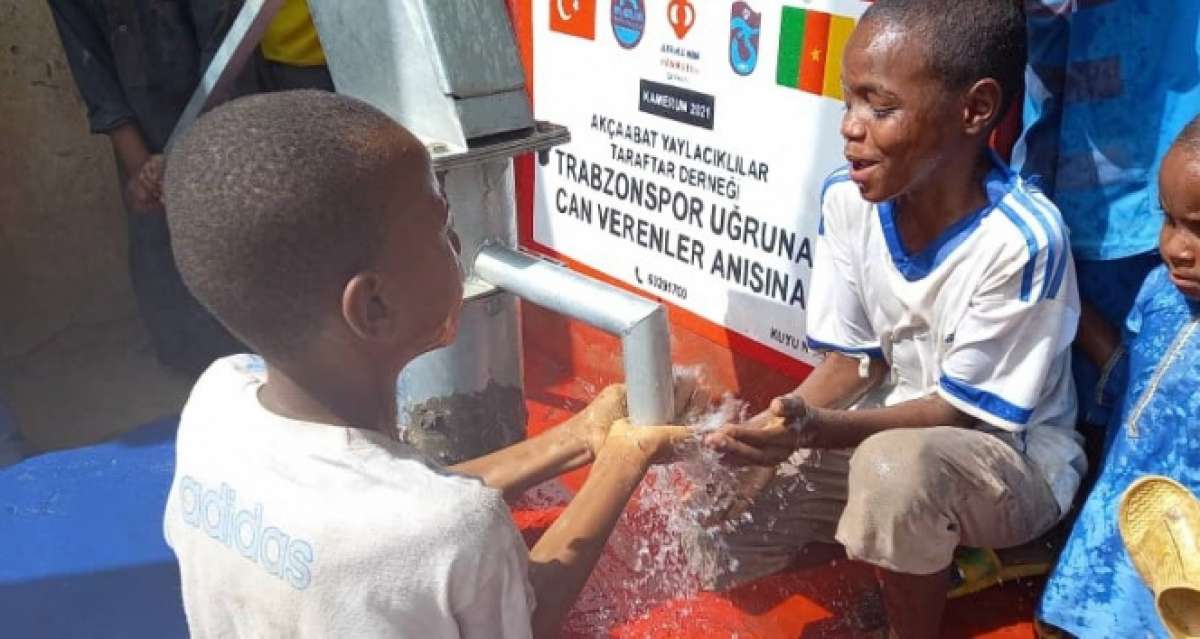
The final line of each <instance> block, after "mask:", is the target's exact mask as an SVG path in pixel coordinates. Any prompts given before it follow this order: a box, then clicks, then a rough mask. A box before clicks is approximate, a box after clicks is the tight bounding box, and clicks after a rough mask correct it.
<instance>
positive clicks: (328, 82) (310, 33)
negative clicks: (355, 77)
mask: <svg viewBox="0 0 1200 639" xmlns="http://www.w3.org/2000/svg"><path fill="white" fill-rule="evenodd" d="M259 52H260V53H261V55H262V60H261V61H260V64H259V72H258V80H259V83H260V84H261V85H262V89H263V90H264V91H288V90H291V89H321V90H323V91H333V79H332V78H331V77H330V75H329V68H328V67H327V66H326V65H325V51H324V49H322V48H321V40H320V38H319V37H317V28H316V26H315V25H314V24H313V19H312V14H311V13H309V10H308V2H307V0H284V2H283V6H281V7H280V8H279V12H278V13H276V14H275V17H274V18H272V19H271V23H270V24H269V25H267V30H266V32H265V33H263V37H262V44H261V45H260V46H259Z"/></svg>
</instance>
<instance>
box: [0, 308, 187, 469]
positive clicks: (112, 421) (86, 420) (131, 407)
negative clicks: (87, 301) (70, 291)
mask: <svg viewBox="0 0 1200 639" xmlns="http://www.w3.org/2000/svg"><path fill="white" fill-rule="evenodd" d="M191 383H192V380H191V379H188V378H184V377H181V376H179V375H178V374H177V373H173V372H171V371H169V370H167V369H165V368H163V367H162V366H160V365H159V364H158V361H157V360H156V359H155V357H154V354H153V352H152V350H151V347H150V342H149V337H148V336H147V334H146V331H145V328H144V327H143V326H142V323H141V320H139V319H138V318H137V317H136V316H134V317H125V318H120V319H115V320H110V321H105V322H100V323H96V324H89V325H75V326H72V327H70V328H68V329H66V330H63V331H60V332H59V333H56V334H54V335H52V336H50V338H48V339H47V340H45V341H43V342H41V343H40V344H38V345H37V346H36V347H35V348H33V349H31V350H30V351H28V352H26V353H24V354H22V355H19V356H15V357H10V358H6V359H3V360H0V398H2V399H0V401H2V402H3V403H4V405H5V406H7V408H8V409H9V411H10V412H11V413H12V414H13V416H14V417H15V419H16V422H17V427H18V429H19V430H20V431H21V433H22V434H23V435H24V436H25V439H26V440H27V441H28V442H29V443H30V445H31V446H32V447H33V448H34V449H35V450H53V449H59V448H73V447H76V446H83V445H86V444H90V443H94V442H98V441H101V440H104V439H108V438H111V437H113V436H115V435H118V434H120V433H123V432H125V431H127V430H130V429H131V428H132V427H134V426H136V425H138V424H144V423H146V422H149V421H153V420H154V419H156V418H159V417H162V416H164V415H171V414H174V413H177V412H179V409H180V408H181V407H182V406H183V402H184V400H185V399H186V398H187V393H188V391H189V390H190V388H191Z"/></svg>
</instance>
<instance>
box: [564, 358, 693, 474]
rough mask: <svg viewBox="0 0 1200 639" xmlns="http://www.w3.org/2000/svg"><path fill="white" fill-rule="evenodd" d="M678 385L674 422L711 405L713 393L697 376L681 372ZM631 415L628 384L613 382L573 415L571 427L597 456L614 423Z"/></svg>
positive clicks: (684, 421) (676, 386) (684, 420)
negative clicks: (699, 382) (706, 389)
mask: <svg viewBox="0 0 1200 639" xmlns="http://www.w3.org/2000/svg"><path fill="white" fill-rule="evenodd" d="M674 385H675V387H674V395H675V400H674V401H675V415H674V419H673V420H672V421H673V422H674V423H676V424H681V423H686V422H687V421H688V420H691V419H694V418H695V417H696V416H698V415H700V414H701V413H703V412H704V411H705V410H707V409H708V404H709V399H710V397H709V394H708V392H707V391H705V390H704V389H703V388H701V387H700V385H699V384H698V383H697V382H696V379H695V378H694V377H687V376H677V377H675V379H674ZM628 416H629V409H628V401H627V393H626V389H625V385H624V384H613V385H611V386H607V387H605V388H604V390H602V391H600V394H599V395H597V396H596V399H594V400H592V402H591V403H590V404H588V406H587V408H585V409H583V411H581V412H580V413H579V414H578V415H576V416H575V418H573V419H572V422H571V424H570V427H571V428H573V429H574V431H575V433H576V435H577V436H578V437H579V438H580V439H582V440H583V441H584V442H585V444H586V445H587V448H588V450H589V451H590V452H591V456H592V459H595V458H596V455H597V454H599V452H600V449H601V448H602V447H603V446H604V441H605V439H606V438H607V437H608V436H609V433H610V430H611V429H612V427H613V424H614V423H615V422H616V421H617V420H620V419H623V418H626V417H628Z"/></svg>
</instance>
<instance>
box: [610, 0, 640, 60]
mask: <svg viewBox="0 0 1200 639" xmlns="http://www.w3.org/2000/svg"><path fill="white" fill-rule="evenodd" d="M612 29H613V37H615V38H616V39H617V44H619V45H621V46H622V47H623V48H625V49H632V48H634V47H636V46H637V45H638V43H639V42H641V41H642V34H643V33H645V32H646V11H645V9H644V8H643V0H612Z"/></svg>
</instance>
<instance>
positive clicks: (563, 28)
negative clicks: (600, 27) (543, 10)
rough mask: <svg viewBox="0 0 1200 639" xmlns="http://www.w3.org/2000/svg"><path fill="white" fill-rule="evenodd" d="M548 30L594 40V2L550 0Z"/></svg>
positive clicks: (584, 0)
mask: <svg viewBox="0 0 1200 639" xmlns="http://www.w3.org/2000/svg"><path fill="white" fill-rule="evenodd" d="M550 30H551V31H557V32H559V33H565V34H567V35H572V36H575V37H577V38H583V39H585V40H595V39H596V0H550Z"/></svg>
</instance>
